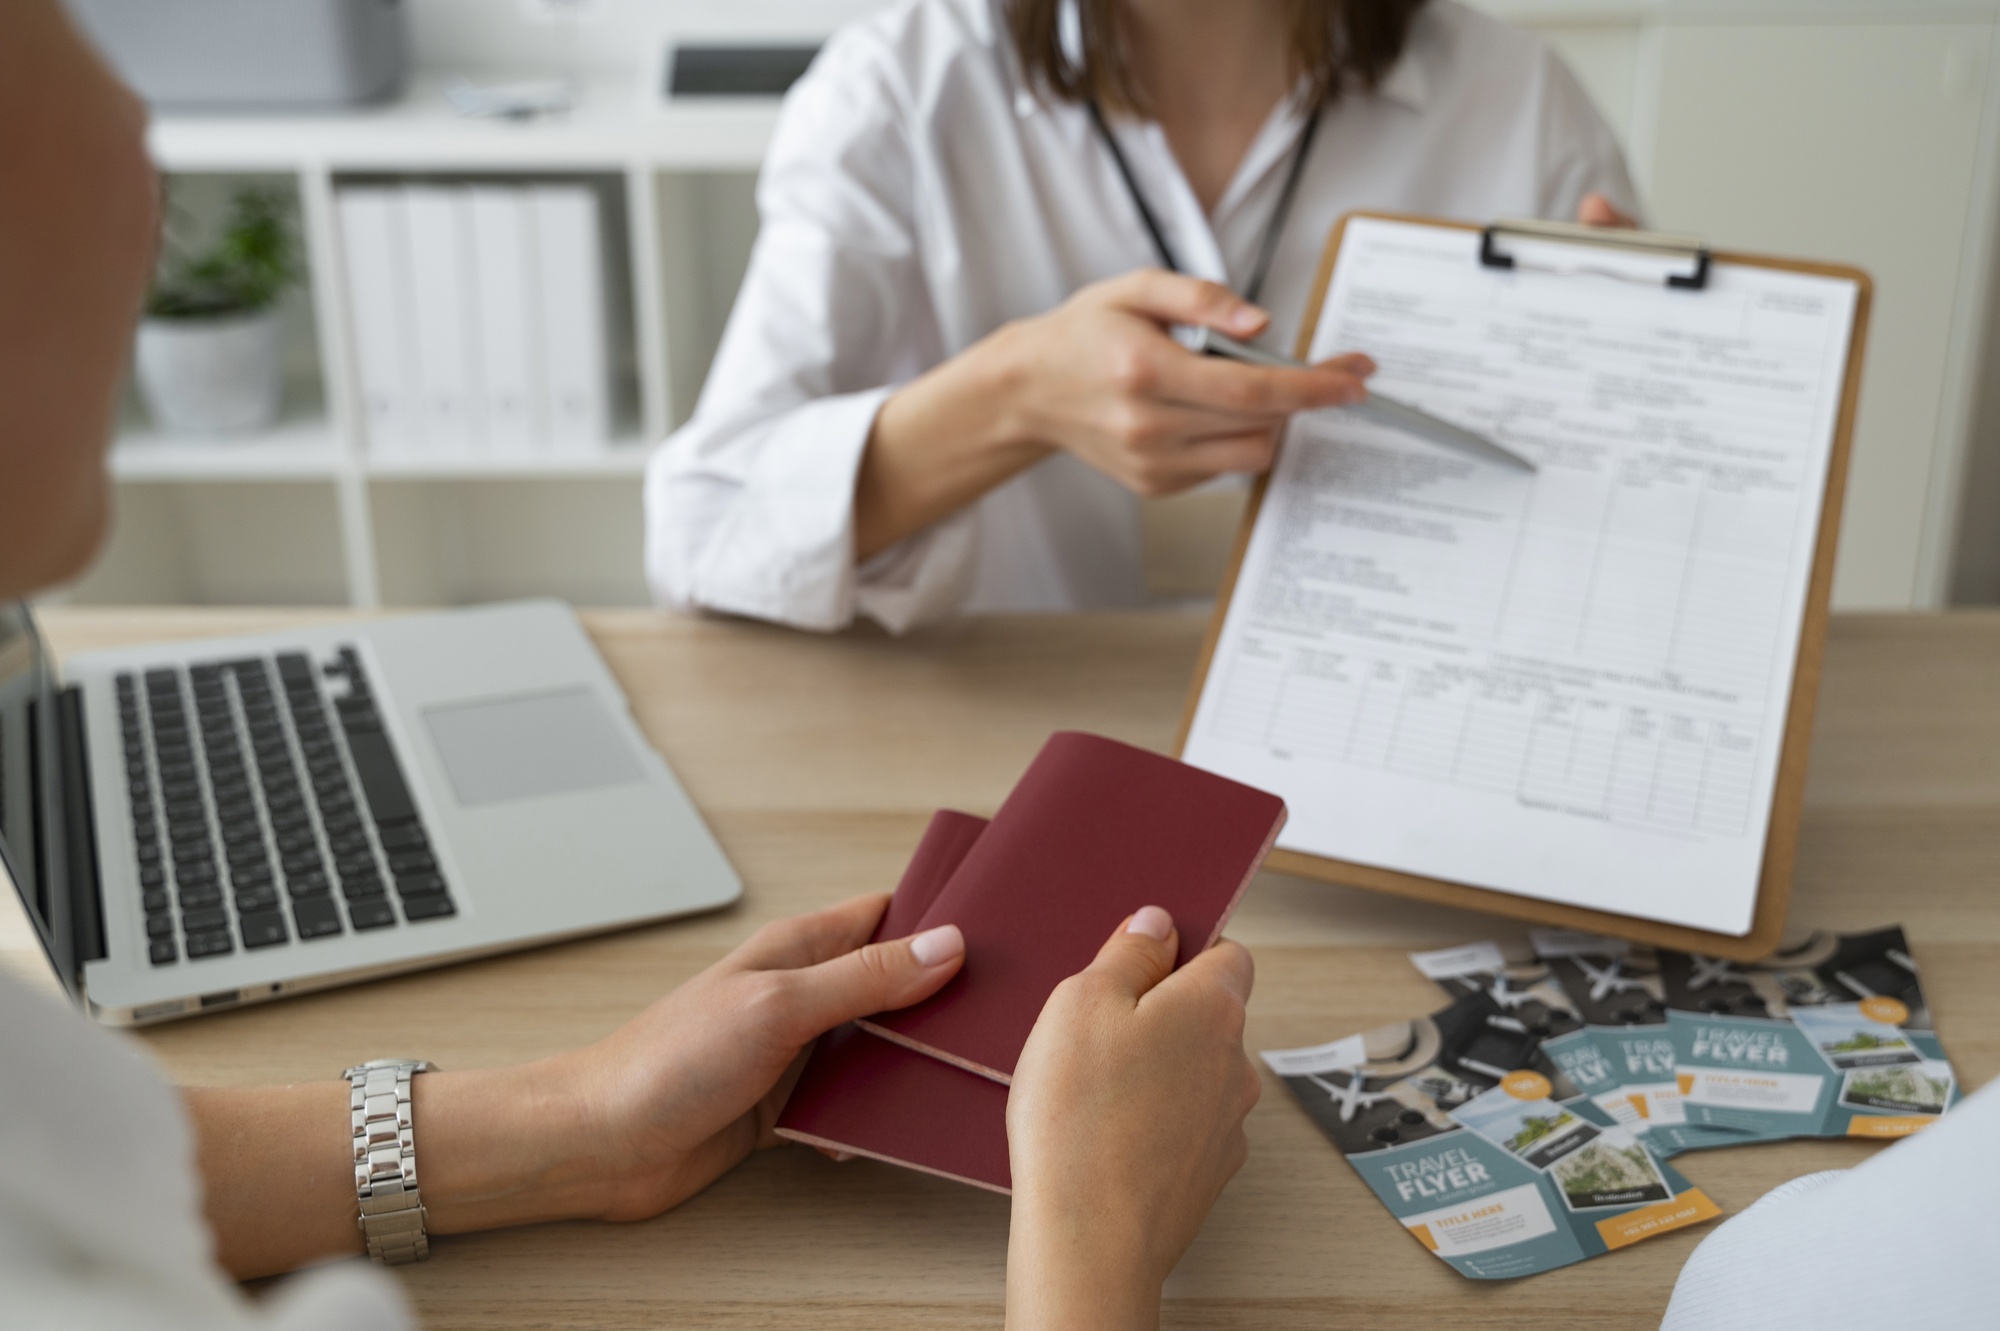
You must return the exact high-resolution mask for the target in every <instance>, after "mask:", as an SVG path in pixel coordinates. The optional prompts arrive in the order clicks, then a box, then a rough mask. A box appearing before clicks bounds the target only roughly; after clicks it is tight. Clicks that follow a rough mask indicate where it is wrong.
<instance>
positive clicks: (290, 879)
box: [285, 873, 332, 897]
mask: <svg viewBox="0 0 2000 1331" xmlns="http://www.w3.org/2000/svg"><path fill="white" fill-rule="evenodd" d="M285 890H286V891H287V892H289V893H291V894H292V895H293V896H294V897H316V896H319V895H321V894H322V893H325V892H328V891H331V890H332V889H331V886H330V885H329V884H328V882H327V878H326V875H325V874H324V873H301V874H286V875H285Z"/></svg>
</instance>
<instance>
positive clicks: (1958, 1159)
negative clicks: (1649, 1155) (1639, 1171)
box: [1660, 1085, 2000, 1331]
mask: <svg viewBox="0 0 2000 1331" xmlns="http://www.w3.org/2000/svg"><path fill="white" fill-rule="evenodd" d="M1996 1194H2000V1085H1996V1086H1989V1087H1988V1088H1986V1089H1985V1090H1984V1091H1982V1092H1980V1093H1979V1094H1978V1095H1975V1096H1973V1097H1972V1098H1971V1099H1969V1100H1966V1101H1964V1102H1963V1103H1962V1104H1960V1105H1959V1106H1957V1107H1956V1108H1955V1109H1953V1110H1952V1111H1951V1112H1950V1113H1949V1114H1947V1115H1945V1117H1944V1119H1943V1121H1941V1122H1939V1123H1936V1124H1934V1125H1932V1126H1931V1127H1928V1128H1926V1129H1924V1131H1922V1132H1920V1133H1918V1134H1917V1135H1916V1136H1914V1137H1911V1138H1908V1139H1907V1140H1905V1141H1901V1142H1898V1143H1897V1144H1896V1145H1894V1146H1891V1147H1889V1148H1888V1149H1887V1150H1885V1151H1883V1152H1881V1153H1880V1154H1879V1155H1876V1156H1874V1157H1873V1158H1871V1159H1869V1160H1868V1161H1866V1162H1865V1163H1863V1164H1861V1165H1859V1166H1857V1167H1856V1168H1854V1169H1850V1170H1847V1171H1845V1172H1835V1173H1829V1174H1811V1175H1808V1176H1806V1177H1805V1178H1801V1179H1794V1180H1792V1181H1791V1182H1790V1183H1787V1184H1784V1185H1783V1186H1781V1187H1778V1188H1775V1189H1773V1190H1772V1191H1771V1192H1770V1194H1768V1195H1767V1196H1766V1197H1765V1198H1764V1199H1763V1200H1762V1201H1759V1202H1758V1203H1757V1204H1756V1205H1755V1206H1752V1207H1751V1208H1750V1209H1749V1210H1747V1211H1745V1212H1744V1213H1743V1214H1742V1215H1739V1216H1737V1217H1735V1218H1734V1219H1732V1220H1730V1221H1728V1222H1727V1223H1726V1224H1724V1225H1723V1226H1722V1227H1721V1228H1720V1229H1717V1230H1716V1231H1715V1232H1714V1233H1712V1234H1710V1235H1709V1236H1708V1237H1707V1238H1706V1239H1703V1240H1702V1243H1701V1246H1700V1247H1699V1248H1696V1249H1695V1250H1694V1255H1693V1256H1692V1257H1690V1258H1689V1259H1688V1264H1687V1266H1686V1267H1685V1268H1683V1269H1682V1271H1681V1275H1680V1279H1679V1281H1678V1282H1676V1283H1675V1285H1674V1296H1673V1301H1672V1302H1671V1303H1669V1304H1668V1305H1667V1315H1666V1319H1665V1320H1664V1321H1663V1322H1662V1323H1661V1324H1660V1327H1661V1331H1697V1328H1698V1329H1699V1331H1789V1329H1790V1328H1794V1327H1796V1328H1801V1331H1804V1329H1805V1328H1813V1329H1814V1331H1817V1329H1818V1328H1821V1327H1829V1326H1913V1327H1925V1328H1936V1329H1937V1331H1943V1329H1944V1328H1947V1327H1952V1328H1956V1327H1974V1326H1991V1325H1993V1317H1994V1309H1995V1308H1996V1307H2000V1269H1996V1266H1995V1262H1994V1255H1995V1254H1996V1253H2000V1211H1996V1209H1995V1208H1994V1205H1993V1198H1994V1196H1995V1195H1996Z"/></svg>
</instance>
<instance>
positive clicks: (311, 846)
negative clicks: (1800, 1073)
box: [278, 826, 319, 855]
mask: <svg viewBox="0 0 2000 1331" xmlns="http://www.w3.org/2000/svg"><path fill="white" fill-rule="evenodd" d="M318 849H319V841H318V840H317V839H316V838H315V837H314V836H313V834H312V829H311V827H310V826H307V827H303V828H299V829H296V830H294V831H290V832H281V833H279V834H278V851H279V853H280V854H283V855H297V854H300V853H302V852H305V851H317V850H318Z"/></svg>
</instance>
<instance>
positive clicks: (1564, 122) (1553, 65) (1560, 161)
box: [1537, 46, 1644, 223]
mask: <svg viewBox="0 0 2000 1331" xmlns="http://www.w3.org/2000/svg"><path fill="white" fill-rule="evenodd" d="M1541 62H1542V69H1541V84H1542V106H1541V127H1540V133H1541V144H1540V152H1539V154H1538V155H1539V157H1540V158H1541V162H1542V178H1541V180H1540V181H1539V182H1538V189H1539V193H1540V197H1539V198H1538V200H1537V205H1538V207H1537V211H1538V213H1539V215H1540V216H1542V217H1547V218H1554V219H1557V220H1560V221H1564V222H1574V221H1575V220H1576V206H1577V204H1579V203H1581V202H1583V196H1584V195H1586V194H1602V195H1603V196H1604V197H1605V198H1607V199H1609V200H1611V203H1612V206H1614V207H1616V208H1617V209H1618V211H1620V212H1622V213H1624V214H1626V215H1627V216H1629V217H1634V218H1639V219H1640V220H1641V222H1642V223H1643V221H1644V215H1643V213H1642V211H1641V209H1640V207H1639V192H1638V191H1637V190H1636V189H1634V188H1633V187H1632V177H1631V175H1630V174H1629V173H1628V172H1627V171H1626V169H1625V154H1624V153H1622V152H1620V151H1619V149H1618V140H1617V139H1616V138H1615V137H1613V135H1612V133H1611V126H1609V125H1607V124H1605V123H1604V117H1603V116H1602V115H1601V114H1599V113H1598V110H1597V104H1596V103H1595V102H1593V101H1591V100H1590V94H1589V93H1587V92H1585V91H1584V89H1583V85H1582V84H1581V83H1578V82H1577V81H1576V75H1574V74H1572V73H1571V72H1570V69H1569V66H1568V65H1566V64H1564V63H1563V60H1562V57H1561V56H1559V55H1557V54H1556V53H1555V52H1554V51H1552V50H1550V49H1548V48H1547V47H1546V46H1545V47H1543V48H1542V53H1541Z"/></svg>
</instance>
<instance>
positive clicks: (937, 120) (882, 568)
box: [646, 0, 1634, 631]
mask: <svg viewBox="0 0 2000 1331" xmlns="http://www.w3.org/2000/svg"><path fill="white" fill-rule="evenodd" d="M758 202H759V208H760V211H761V214H762V230H761V231H760V233H759V235H758V238H757V245H756V249H755V251H754V253H753V255H752V258H751V262H750V268H749V272H748V273H747V275H746V276H745V278H744V283H743V288H742V291H741V292H740V294H739V296H738V298H737V304H736V308H735V311H734V313H733V315H732V316H731V318H730V322H729V327H728V330H727V332H726V333H725V335H724V337H723V340H722V344H721V347H720V349H719V351H718V352H717V355H716V359H715V363H714V366H713V367H712V369H711V370H710V373H709V378H708V383H707V386H706V388H705V389H704V391H703V394H702V398H701V401H700V404H699V405H698V407H697V409H696V411H695V414H694V417H693V419H692V420H690V421H689V422H688V424H687V425H686V426H685V427H684V428H683V429H682V430H680V431H679V432H678V433H677V434H675V435H674V436H673V437H672V438H671V439H669V440H668V441H667V443H666V445H665V446H664V447H663V448H662V449H661V450H660V451H659V453H658V454H657V456H656V457H655V458H654V460H653V463H652V467H651V470H650V473H649V475H648V479H647V548H646V559H647V569H648V573H649V575H650V578H651V580H652V585H653V587H654V589H655V592H656V594H657V595H658V596H659V597H660V599H661V600H662V601H664V602H666V603H668V604H671V605H675V606H680V607H684V608H685V607H702V608H706V609H710V610H717V611H723V612H728V613H733V614H742V615H751V616H757V617H760V618H765V619H772V620H778V621H781V622H784V623H788V624H795V625H799V626H801V627H807V628H818V629H831V628H838V627H840V626H842V625H844V624H846V623H847V622H849V621H850V620H851V619H852V618H853V616H854V615H855V614H857V613H859V614H863V615H866V616H868V617H870V618H873V619H876V620H878V621H880V622H881V623H883V624H885V625H887V626H888V627H889V628H890V629H892V630H897V631H900V630H902V629H905V628H907V627H909V626H911V625H913V624H916V623H919V622H921V621H924V620H927V619H932V618H936V617H939V616H942V615H946V614H949V613H952V612H955V611H961V610H966V611H1045V610H1075V609H1085V608H1105V607H1116V606H1130V605H1134V604H1137V603H1139V602H1140V600H1141V599H1142V596H1143V576H1142V570H1141V566H1140V554H1141V552H1140V537H1139V521H1140V517H1139V504H1138V496H1141V495H1159V494H1167V493H1172V492H1174V491H1177V490H1181V489H1186V488H1188V487H1191V486H1194V485H1197V484H1200V483H1202V482H1204V481H1206V480H1209V479H1211V478H1213V477H1215V476H1218V475H1224V474H1228V473H1243V472H1255V471H1258V470H1261V469H1263V468H1264V467H1265V466H1266V465H1267V464H1268V463H1269V461H1270V458H1271V454H1272V450H1273V448H1274V447H1275V441H1276V438H1277V432H1278V430H1279V429H1280V427H1281V426H1282V424H1283V422H1284V420H1285V418H1286V416H1287V415H1289V414H1290V413H1291V412H1294V411H1298V410H1302V409H1307V408H1312V407H1321V406H1329V405H1337V404H1339V403H1342V402H1346V401H1351V400H1353V399H1354V398H1355V397H1356V396H1358V395H1360V394H1361V393H1362V392H1363V391H1364V390H1363V388H1362V381H1363V380H1364V379H1365V377H1366V375H1367V373H1368V372H1369V371H1370V370H1371V369H1372V366H1371V365H1370V363H1369V362H1368V361H1367V359H1366V358H1365V357H1362V356H1351V357H1344V358H1341V359H1339V360H1336V361H1333V362H1329V363H1328V364H1327V365H1325V366H1323V367H1319V368H1317V369H1314V370H1310V371H1286V370H1266V369H1255V368H1251V367H1248V366H1243V365H1237V364H1232V363H1223V362H1216V361H1212V360H1204V359H1202V358H1198V357H1195V356H1193V355H1190V354H1188V353H1187V352H1185V351H1184V350H1182V349H1181V348H1180V347H1179V346H1178V344H1176V343H1174V342H1173V341H1172V340H1171V339H1170V338H1169V337H1168V335H1167V328H1168V326H1170V325H1172V324H1175V323H1204V324H1210V325H1213V326H1215V327H1218V328H1220V329H1221V330H1222V331H1224V332H1228V333H1232V334H1235V335H1237V336H1240V337H1248V338H1256V339H1260V340H1262V341H1264V342H1265V343H1267V344H1268V345H1271V346H1272V347H1274V348H1276V349H1281V350H1290V346H1291V342H1292V339H1293V337H1294V335H1295V334H1296V332H1297V326H1298V322H1299V319H1300V316H1301V311H1302V307H1303V304H1304V300H1305V296H1306V290H1307V287H1308V285H1309V279H1310V277H1311V275H1312V273H1313V272H1314V270H1315V267H1316V265H1317V263H1318V259H1319V254H1320V249H1321V246H1322V244H1323V242H1324V240H1325V237H1326V235H1327V233H1328V231H1329V230H1330V229H1331V227H1332V225H1333V223H1334V221H1335V220H1336V219H1337V218H1338V217H1339V216H1340V215H1341V214H1342V213H1345V212H1347V211H1349V210H1350V209H1354V208H1377V209H1394V210H1403V211H1412V212H1424V213H1436V214H1444V215H1448V216H1454V217H1462V218H1470V219H1477V220H1486V219H1489V218H1492V217H1495V216H1503V215H1511V216H1538V217H1550V216H1559V217H1569V216H1572V215H1573V216H1577V217H1579V218H1581V219H1582V220H1585V221H1590V222H1600V223H1618V222H1621V221H1624V220H1626V215H1627V214H1629V213H1631V212H1632V211H1634V202H1633V196H1632V189H1631V185H1630V183H1629V181H1628V180H1627V178H1626V174H1625V169H1624V166H1623V163H1622V161H1621V159H1620V156H1619V153H1618V149H1617V147H1616V145H1615V144H1614V142H1613V141H1612V138H1611V135H1610V132H1609V131H1608V130H1607V129H1606V127H1605V126H1604V124H1603V122H1602V120H1601V119H1600V118H1599V117H1598V115H1597V113H1596V112H1595V111H1594V110H1593V109H1592V107H1591V105H1590V102H1589V100H1588V98H1587V97H1586V96H1585V95H1584V93H1583V92H1582V90H1581V89H1580V88H1579V87H1578V86H1577V84H1576V82H1575V80H1574V79H1573V78H1572V77H1571V76H1570V74H1569V73H1568V71H1567V70H1565V69H1564V68H1563V66H1562V64H1561V62H1560V61H1559V60H1557V59H1556V57H1555V56H1554V55H1553V54H1551V53H1550V52H1549V50H1548V49H1547V48H1546V47H1545V46H1543V45H1542V43H1541V42H1540V41H1538V40H1537V39H1535V38H1533V37H1531V36H1528V35H1527V34H1524V33H1521V32H1518V31H1516V30H1514V29H1511V28H1508V27H1506V26H1505V25H1503V24H1500V23H1498V22H1496V21H1494V20H1492V19H1488V18H1485V17H1483V16H1481V15H1479V14H1476V13H1474V12H1472V11H1470V10H1468V9H1466V8H1464V7H1463V6H1461V5H1459V4H1457V3H1454V2H1453V0H1428V3H1426V2H1425V0H1347V2H1346V3H1343V2H1342V0H1239V2H1238V3H1231V4H1213V3H1207V0H903V2H902V3H900V4H896V5H893V6H892V7H890V8H888V9H886V10H885V11H883V12H882V13H880V14H877V15H875V16H873V17H871V18H869V19H867V20H864V21H862V22H860V23H857V24H855V25H853V26H851V27H849V28H848V29H846V30H844V31H843V32H841V33H840V34H839V35H837V36H836V37H835V38H834V39H833V40H832V41H830V42H829V43H828V44H827V47H826V49H825V51H824V52H823V53H822V54H821V56H820V58H819V59H818V61H816V62H815V64H814V66H813V68H812V69H811V70H810V71H809V72H808V73H807V74H806V76H805V77H804V78H803V79H801V80H800V82H799V83H798V85H797V86H796V87H795V88H794V89H793V90H792V92H791V95H790V96H789V97H788V99H787V101H786V104H785V109H784V113H783V115H782V117H781V118H780V121H779V125H778V129H777V132H776V135H775V137H774V139H773V141H772V144H771V148H770V152H769V154H768V156H767V158H766V161H765V166H764V172H763V176H762V179H761V180H760V182H759V189H758ZM1168 269H1178V270H1179V271H1178V272H1170V271H1165V270H1168ZM1236 293H1241V294H1236ZM1253 301H1254V302H1255V303H1254V304H1253V303H1252V302H1253Z"/></svg>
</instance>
